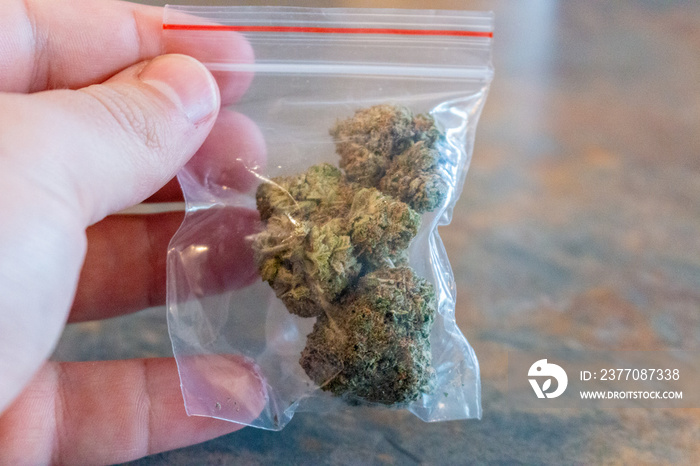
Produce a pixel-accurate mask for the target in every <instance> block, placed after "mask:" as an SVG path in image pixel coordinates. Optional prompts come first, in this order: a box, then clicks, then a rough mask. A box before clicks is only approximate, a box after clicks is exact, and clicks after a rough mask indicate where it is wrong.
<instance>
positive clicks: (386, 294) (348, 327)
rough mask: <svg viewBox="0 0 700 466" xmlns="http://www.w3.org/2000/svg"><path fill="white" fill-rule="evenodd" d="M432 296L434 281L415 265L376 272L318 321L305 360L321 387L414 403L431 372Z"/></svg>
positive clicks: (363, 397) (337, 392) (340, 393)
mask: <svg viewBox="0 0 700 466" xmlns="http://www.w3.org/2000/svg"><path fill="white" fill-rule="evenodd" d="M434 300H435V296H434V292H433V288H432V286H431V285H430V284H428V283H427V282H426V281H425V280H424V279H422V278H420V277H417V276H416V275H415V274H414V272H413V270H412V269H411V268H410V267H396V268H382V269H378V270H376V271H374V272H371V273H369V274H367V275H365V276H364V277H362V278H361V279H360V281H359V283H358V286H357V289H356V290H355V291H354V292H352V293H351V294H350V295H348V296H347V297H346V298H345V299H344V300H343V303H342V304H341V305H339V306H335V307H333V308H331V309H330V310H329V312H327V313H325V314H323V315H321V316H320V317H319V318H318V319H317V321H316V324H315V325H314V329H313V331H312V332H311V334H309V336H308V338H307V344H306V348H304V351H303V352H302V355H301V359H300V364H301V366H302V367H303V368H304V370H305V371H306V372H307V374H308V375H309V376H310V377H311V378H312V380H314V382H316V383H317V384H318V385H319V386H321V387H322V388H324V389H325V390H330V391H331V392H333V393H334V394H335V395H338V396H343V397H345V398H347V399H349V400H351V401H360V400H361V401H369V402H374V403H382V404H388V405H393V404H404V403H407V402H410V401H413V400H415V399H416V398H418V397H419V396H420V394H421V393H424V392H426V391H427V390H428V388H429V386H430V382H431V379H432V377H433V373H434V371H433V369H432V368H431V367H430V342H429V339H428V336H429V334H430V328H431V325H432V322H433V316H434V314H435V308H434Z"/></svg>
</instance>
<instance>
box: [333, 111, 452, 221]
mask: <svg viewBox="0 0 700 466" xmlns="http://www.w3.org/2000/svg"><path fill="white" fill-rule="evenodd" d="M330 133H331V135H332V136H333V138H334V139H335V142H336V149H337V152H338V154H339V155H340V167H341V168H343V169H344V170H345V172H346V173H347V175H348V179H350V180H352V181H354V182H357V183H359V184H361V185H362V186H366V187H376V188H378V189H379V190H381V191H382V192H384V193H385V194H389V195H392V196H396V197H398V198H399V199H400V200H401V201H403V202H406V203H407V204H408V205H410V206H411V207H412V208H413V209H414V210H416V211H417V212H419V213H422V212H428V211H432V210H435V209H436V208H437V207H439V206H440V205H441V204H442V203H443V202H444V200H445V199H446V197H447V192H448V188H449V184H448V183H447V180H446V179H445V178H444V177H443V176H442V175H441V172H440V166H441V165H443V164H444V161H443V160H442V158H441V153H440V151H439V150H438V145H439V143H440V140H441V138H442V137H441V134H440V131H439V130H438V128H437V126H436V125H435V120H434V119H433V117H432V116H430V115H429V114H419V115H414V114H413V113H412V112H411V111H410V110H409V109H407V108H405V107H399V106H394V105H376V106H374V107H370V108H368V109H363V110H358V111H357V112H355V115H354V116H353V117H351V118H348V119H346V120H342V121H339V122H338V123H336V125H335V126H334V127H333V128H332V129H331V131H330Z"/></svg>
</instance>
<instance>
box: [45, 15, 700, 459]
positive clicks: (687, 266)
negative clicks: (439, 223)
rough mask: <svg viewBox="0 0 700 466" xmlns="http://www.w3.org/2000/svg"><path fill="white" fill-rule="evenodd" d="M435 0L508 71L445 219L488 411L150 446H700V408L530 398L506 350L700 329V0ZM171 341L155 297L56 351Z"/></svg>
mask: <svg viewBox="0 0 700 466" xmlns="http://www.w3.org/2000/svg"><path fill="white" fill-rule="evenodd" d="M153 3H155V2H153ZM190 3H193V2H190ZM248 3H250V2H248ZM269 3H270V4H275V3H276V4H280V3H281V2H269ZM320 3H321V2H314V3H313V4H314V5H318V4H320ZM424 3H425V2H417V1H404V2H399V1H393V2H390V1H385V2H379V3H377V2H373V3H372V4H373V5H375V6H403V7H410V8H416V7H422V6H424ZM287 4H292V3H291V2H287ZM297 4H299V3H297ZM325 4H326V5H332V6H340V5H343V6H369V4H368V2H364V3H362V2H359V1H357V2H351V1H346V2H340V1H338V2H325ZM430 6H431V7H435V8H457V7H460V6H462V7H466V8H469V9H493V10H495V12H496V18H497V19H496V24H497V25H496V34H495V67H496V79H495V81H494V83H493V86H492V89H491V92H490V95H489V98H488V101H487V103H486V107H485V110H484V113H483V115H482V118H481V121H480V124H479V128H478V130H477V138H476V147H475V152H474V158H473V162H472V166H471V168H470V171H469V173H468V175H467V181H466V184H465V188H464V191H463V193H462V197H461V199H460V201H459V202H458V204H457V206H456V208H455V211H454V219H453V222H452V224H451V225H450V226H448V227H444V228H442V229H441V231H440V233H441V236H442V238H443V241H444V243H445V246H446V249H447V251H448V254H449V256H450V260H451V263H452V267H453V269H454V273H455V278H456V282H457V286H458V291H457V296H458V302H457V309H456V315H457V321H458V324H459V326H460V328H461V329H462V331H463V332H464V333H465V335H466V336H467V338H468V339H469V341H470V343H471V344H472V346H473V347H474V349H475V351H476V354H477V356H478V358H479V362H480V366H481V376H482V382H483V412H484V415H483V419H481V420H480V421H477V420H470V421H460V422H445V423H438V424H425V423H423V422H421V421H419V420H418V419H416V418H414V417H413V416H412V415H409V414H405V413H402V412H395V411H379V410H373V409H369V408H361V409H350V410H348V411H344V412H339V413H333V414H322V415H319V414H309V413H301V414H297V415H296V416H295V418H294V419H293V420H292V422H291V423H290V424H289V425H288V426H287V427H286V428H285V429H284V430H283V431H281V432H266V431H261V430H256V429H243V430H242V431H240V432H237V433H234V434H231V435H228V436H224V437H221V438H219V439H216V440H213V441H210V442H207V443H204V444H201V445H197V446H193V447H190V448H185V449H181V450H177V451H172V452H167V453H162V454H158V455H154V456H151V457H148V458H145V459H143V460H140V461H137V462H135V463H136V464H464V463H555V464H560V463H629V464H640V463H692V462H693V458H694V459H695V461H697V458H700V409H690V408H685V409H657V408H644V407H637V408H619V409H599V408H596V407H595V406H591V407H590V408H585V409H583V408H581V409H560V410H557V409H548V410H532V409H524V408H519V407H518V406H512V405H511V404H509V403H507V402H506V396H505V392H506V387H507V369H506V368H507V355H508V352H509V351H517V350H528V351H533V350H538V349H546V350H551V351H560V350H562V349H567V348H569V349H571V348H576V349H578V350H587V349H591V350H592V349H596V350H604V351H617V350H664V349H669V348H677V349H684V350H698V349H700V3H698V2H691V1H688V2H649V1H635V2H555V1H538V2H489V3H486V2H457V1H443V2H440V1H437V2H434V4H432V3H431V5H430ZM168 354H171V353H170V347H169V341H168V335H167V328H166V325H165V311H164V310H163V309H162V308H157V309H151V310H147V311H144V312H142V313H139V314H135V315H132V316H128V317H122V318H118V319H112V320H109V321H105V322H100V323H85V324H79V325H73V326H70V327H69V328H67V329H66V331H65V334H64V337H63V339H62V340H61V342H60V344H59V346H58V348H57V350H56V356H55V357H56V358H59V359H67V360H85V359H105V358H126V357H144V356H167V355H168ZM687 390H688V391H691V390H697V386H696V385H689V386H687Z"/></svg>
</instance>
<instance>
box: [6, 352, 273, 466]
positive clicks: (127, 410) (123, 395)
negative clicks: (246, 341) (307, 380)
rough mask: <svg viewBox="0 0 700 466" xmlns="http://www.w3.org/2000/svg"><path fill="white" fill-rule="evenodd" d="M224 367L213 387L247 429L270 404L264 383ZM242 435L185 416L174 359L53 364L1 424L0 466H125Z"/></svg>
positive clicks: (225, 425) (232, 362) (234, 364)
mask: <svg viewBox="0 0 700 466" xmlns="http://www.w3.org/2000/svg"><path fill="white" fill-rule="evenodd" d="M222 364H224V366H225V367H221V369H222V370H221V371H219V372H217V373H216V374H214V375H213V377H219V378H220V380H218V382H216V384H218V385H221V386H226V387H227V391H226V398H227V399H228V403H227V404H228V405H230V406H235V409H234V410H233V412H234V414H235V419H237V420H239V421H240V422H241V423H249V422H251V421H252V420H254V419H255V418H256V417H257V416H258V414H259V413H260V411H261V410H262V409H263V407H264V405H265V402H266V400H265V391H264V387H263V384H262V382H261V380H260V377H259V376H258V375H257V374H256V373H255V371H254V370H253V368H252V367H251V366H250V365H249V364H247V363H246V362H244V361H243V360H241V359H237V358H233V357H229V358H223V357H217V365H218V366H221V365H222ZM224 401H225V400H222V404H223V403H224ZM240 428H241V425H240V424H235V423H231V422H226V421H220V420H217V419H211V418H206V417H188V416H187V414H186V413H185V409H184V406H183V402H182V394H181V392H180V382H179V379H178V373H177V368H176V366H175V361H174V360H172V359H140V360H126V361H106V362H81V363H55V362H50V363H47V364H46V365H45V366H44V367H43V368H42V369H41V370H40V371H39V373H38V374H37V375H36V376H35V377H34V378H33V379H32V381H31V383H30V384H29V385H28V386H27V388H26V390H25V391H24V392H23V393H22V395H21V396H20V397H19V398H18V399H16V400H15V401H14V403H13V404H12V405H11V406H10V407H9V408H8V410H7V411H6V412H5V413H4V414H3V415H2V417H0V445H2V448H0V464H46V463H57V464H112V463H121V462H124V461H129V460H133V459H137V458H140V457H142V456H145V455H149V454H153V453H157V452H160V451H165V450H170V449H174V448H179V447H184V446H187V445H192V444H195V443H199V442H203V441H205V440H208V439H211V438H215V437H218V436H220V435H223V434H225V433H228V432H232V431H234V430H238V429H240Z"/></svg>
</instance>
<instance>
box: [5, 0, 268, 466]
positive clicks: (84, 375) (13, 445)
mask: <svg viewBox="0 0 700 466" xmlns="http://www.w3.org/2000/svg"><path fill="white" fill-rule="evenodd" d="M161 21H162V11H161V10H160V9H158V8H151V7H143V6H139V5H134V4H128V3H119V2H112V1H99V2H97V1H91V0H72V1H56V0H24V1H22V0H3V1H2V2H0V464H46V463H57V464H64V463H68V464H75V463H87V464H100V463H118V462H123V461H128V460H132V459H135V458H139V457H142V456H145V455H148V454H152V453H156V452H160V451H164V450H169V449H173V448H178V447H182V446H186V445H190V444H193V443H198V442H201V441H204V440H207V439H210V438H214V437H217V436H220V435H222V434H225V433H228V432H232V431H234V430H237V429H239V428H240V427H241V426H240V425H238V424H234V423H229V422H224V421H218V420H214V419H209V418H202V417H188V416H187V415H186V413H185V409H184V406H183V401H182V395H181V393H180V387H179V379H178V374H177V369H176V365H175V362H174V360H171V359H167V358H163V359H137V360H124V361H104V362H89V363H63V362H55V361H48V358H49V357H50V356H51V353H52V351H53V348H54V346H55V344H56V342H57V341H58V338H59V337H60V335H61V332H62V330H63V327H64V326H65V325H66V323H67V322H71V321H84V320H93V319H101V318H105V317H112V316H116V315H120V314H124V313H128V312H134V311H137V310H140V309H143V308H145V307H148V306H152V305H157V304H162V303H163V302H164V299H165V251H166V249H167V244H168V241H169V240H170V237H171V236H172V235H173V233H174V232H175V230H176V229H177V227H178V225H179V223H180V221H181V220H182V214H178V213H169V214H160V215H151V216H138V217H137V216H112V214H114V213H115V212H118V211H120V210H121V209H124V208H125V207H128V206H131V205H134V204H137V203H139V202H142V201H144V200H149V201H171V200H176V199H180V198H181V193H180V192H179V190H178V187H177V184H176V183H175V182H174V181H173V177H174V175H175V174H176V173H177V171H178V170H179V169H180V168H181V167H182V166H183V165H184V164H185V163H187V162H188V160H190V159H191V158H192V157H193V156H194V157H195V158H197V157H199V158H202V159H205V158H207V157H212V158H214V159H216V158H219V160H220V158H221V157H223V156H225V154H223V153H222V150H224V149H225V148H229V149H230V148H231V147H235V148H239V150H242V149H240V148H244V149H245V150H244V151H243V152H245V156H246V157H248V159H251V158H253V157H254V156H253V155H251V154H256V153H260V154H262V153H264V148H262V146H263V144H262V142H261V138H260V136H259V132H258V131H257V129H256V128H255V127H254V125H253V124H252V123H251V122H250V121H249V120H247V119H246V118H245V117H242V116H240V115H237V114H235V113H233V112H230V111H227V110H220V108H221V105H222V102H223V104H228V103H231V102H234V101H235V100H236V99H238V98H239V97H240V96H241V94H243V93H244V92H245V89H246V87H247V86H248V84H249V80H248V79H246V78H241V77H238V78H231V77H226V76H217V78H218V79H216V80H215V79H214V77H212V75H211V74H210V73H209V72H208V71H207V70H206V68H205V67H204V66H203V65H202V64H201V63H199V62H198V61H196V60H195V59H193V58H191V57H187V56H184V55H173V54H169V55H164V56H159V55H160V53H161ZM193 46H196V44H194V45H193V44H183V47H182V51H181V52H182V53H189V51H188V47H193ZM227 47H228V48H227V50H228V52H227V53H231V54H238V57H243V58H244V59H252V53H251V51H250V49H249V47H248V45H247V44H246V43H245V41H244V40H243V39H241V38H240V37H234V36H232V37H231V40H230V41H228V42H227ZM174 51H177V50H174ZM156 57H157V58H156ZM217 117H219V118H218V120H217ZM217 121H218V122H217ZM212 128H215V129H214V131H213V132H212ZM210 132H211V137H210V138H209V139H207V136H208V135H209V134H210ZM205 140H206V143H204V141H205ZM203 143H204V145H203V146H202V144H203ZM200 146H201V148H200ZM195 154H196V155H195ZM261 157H262V156H261ZM243 158H245V157H243ZM238 159H239V160H240V159H241V158H240V157H239V158H238ZM237 169H238V170H242V167H238V168H236V166H235V164H234V166H233V168H232V169H231V170H229V171H227V173H226V174H225V175H224V174H222V176H228V177H230V179H231V185H232V186H233V187H234V188H235V184H236V183H238V182H240V183H241V184H245V176H243V175H241V174H240V173H236V170H237ZM241 187H242V188H245V186H241ZM238 217H239V216H236V218H238ZM226 259H227V260H234V261H235V257H232V258H226ZM227 281H230V282H231V283H233V282H237V281H238V282H240V281H241V279H240V278H238V279H237V278H236V277H227V278H226V279H225V280H223V282H222V283H219V284H218V285H219V286H226V282H227ZM232 364H235V362H232ZM246 370H247V369H246ZM239 372H240V368H239ZM238 382H239V383H240V393H241V401H242V402H244V403H246V404H247V409H248V410H249V411H250V412H251V413H256V412H259V410H260V409H262V405H263V398H262V397H261V390H260V387H259V381H258V379H257V378H256V377H255V376H253V375H252V373H251V376H250V377H249V378H248V379H246V378H245V377H242V378H239V381H238ZM237 387H238V385H237Z"/></svg>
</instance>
